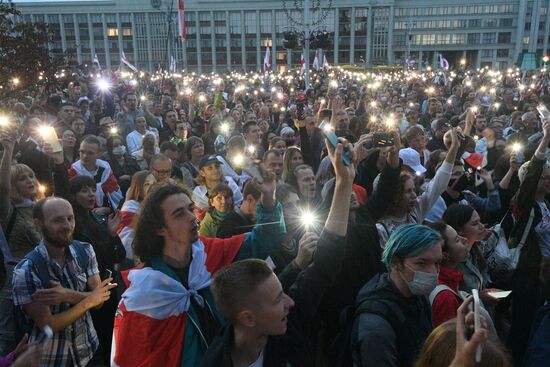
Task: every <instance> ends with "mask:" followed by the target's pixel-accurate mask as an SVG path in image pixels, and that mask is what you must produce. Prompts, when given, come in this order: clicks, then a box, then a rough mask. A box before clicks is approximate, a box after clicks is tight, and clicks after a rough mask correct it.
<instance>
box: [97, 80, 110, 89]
mask: <svg viewBox="0 0 550 367" xmlns="http://www.w3.org/2000/svg"><path fill="white" fill-rule="evenodd" d="M97 87H98V88H99V90H100V91H102V92H107V91H108V90H109V89H110V88H111V83H109V82H108V81H107V80H105V79H99V80H98V81H97Z"/></svg>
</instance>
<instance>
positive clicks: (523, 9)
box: [512, 0, 527, 63]
mask: <svg viewBox="0 0 550 367" xmlns="http://www.w3.org/2000/svg"><path fill="white" fill-rule="evenodd" d="M518 9H519V13H518V24H517V26H516V47H515V48H514V54H513V60H512V61H513V63H516V62H518V58H519V54H520V53H521V52H522V50H523V34H524V29H525V16H526V13H527V0H519V7H518ZM519 62H520V63H521V60H519Z"/></svg>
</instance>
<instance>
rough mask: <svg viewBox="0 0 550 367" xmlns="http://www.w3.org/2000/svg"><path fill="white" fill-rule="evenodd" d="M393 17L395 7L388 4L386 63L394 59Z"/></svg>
mask: <svg viewBox="0 0 550 367" xmlns="http://www.w3.org/2000/svg"><path fill="white" fill-rule="evenodd" d="M394 17H395V8H394V6H393V5H390V15H389V18H388V20H389V21H388V27H389V28H388V65H393V63H394V62H395V61H394V55H393V27H394V23H395V20H394Z"/></svg>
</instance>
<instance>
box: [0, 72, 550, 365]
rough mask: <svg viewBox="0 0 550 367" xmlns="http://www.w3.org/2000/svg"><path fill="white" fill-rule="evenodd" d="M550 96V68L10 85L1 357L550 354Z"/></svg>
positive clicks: (529, 361)
mask: <svg viewBox="0 0 550 367" xmlns="http://www.w3.org/2000/svg"><path fill="white" fill-rule="evenodd" d="M547 107H550V79H549V77H548V74H547V71H546V69H542V70H528V71H520V70H519V69H508V70H501V71H495V70H490V69H487V68H483V69H477V70H475V69H469V68H467V67H465V66H462V67H461V68H460V69H457V70H434V71H432V70H427V71H423V72H419V71H414V70H408V71H403V70H386V71H382V70H379V71H365V70H344V69H341V68H331V69H325V70H318V71H316V72H313V73H312V74H311V86H309V87H307V88H306V87H305V81H304V77H303V76H302V75H301V74H299V73H298V72H296V73H295V72H288V73H282V74H277V73H267V74H265V75H264V74H254V73H248V74H240V73H236V72H232V73H228V74H227V75H217V74H210V75H200V74H195V73H188V74H171V75H168V74H155V75H149V74H147V73H125V72H124V73H121V72H112V73H107V72H100V71H98V70H96V69H93V70H83V69H78V70H64V71H63V76H61V75H60V78H59V86H58V87H57V88H50V89H48V90H44V91H42V93H41V94H38V95H36V94H33V95H28V96H27V97H26V98H19V99H16V98H13V99H10V100H6V101H1V102H0V143H1V146H2V150H1V154H2V155H1V160H0V223H1V231H0V248H1V249H2V251H1V254H2V257H3V259H2V260H3V261H1V264H2V265H3V268H2V272H1V274H0V275H1V280H2V284H3V287H2V291H1V293H0V305H1V307H0V325H1V326H0V355H1V356H6V357H5V358H4V359H0V366H8V365H11V364H12V363H14V365H17V364H18V363H20V365H25V364H24V363H30V362H28V360H29V359H35V360H37V359H40V363H41V365H50V366H54V365H55V366H72V365H77V366H86V365H89V366H102V365H105V366H107V365H111V363H112V365H117V366H160V365H168V366H179V365H181V366H199V365H202V366H231V365H233V366H272V365H273V366H290V365H291V366H307V365H311V366H352V365H353V366H371V365H377V366H378V365H379V366H449V365H452V366H474V365H477V366H495V365H503V366H512V365H515V366H543V365H545V364H546V363H547V362H546V361H547V360H548V357H550V339H549V335H550V313H549V311H550V308H549V305H550V303H548V300H549V299H550V287H549V285H550V261H549V259H550V202H549V201H547V197H548V194H550V163H549V161H548V158H549V157H550V155H549V153H548V152H547V151H548V149H547V148H548V145H549V144H550V112H548V108H547ZM545 113H548V114H547V115H545ZM333 138H337V139H336V140H335V139H333ZM253 259H260V260H253ZM473 290H475V291H476V292H477V293H479V296H480V299H481V311H480V312H481V314H482V326H481V328H479V330H477V329H476V331H475V332H474V330H473V328H471V327H470V326H472V314H471V312H469V310H470V309H471V308H472V307H471V306H472V304H473V300H472V297H471V296H472V292H473ZM476 292H474V293H476ZM37 346H39V347H37ZM478 347H480V348H481V349H482V352H481V362H477V363H476V362H475V361H474V358H475V354H476V348H478ZM37 350H38V351H37ZM28 365H30V364H28Z"/></svg>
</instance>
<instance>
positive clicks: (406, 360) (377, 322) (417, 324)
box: [352, 273, 432, 367]
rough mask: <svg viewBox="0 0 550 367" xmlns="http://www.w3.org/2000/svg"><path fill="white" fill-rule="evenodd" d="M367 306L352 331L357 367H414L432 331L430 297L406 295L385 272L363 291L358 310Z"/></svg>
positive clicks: (354, 358)
mask: <svg viewBox="0 0 550 367" xmlns="http://www.w3.org/2000/svg"><path fill="white" fill-rule="evenodd" d="M364 307H366V310H365V311H363V312H362V313H360V314H359V316H358V317H357V318H356V319H355V321H354V325H353V329H352V348H353V365H354V366H377V367H385V366H388V367H390V366H391V367H394V366H412V364H413V363H414V361H415V359H416V357H417V355H418V353H419V352H420V350H421V348H422V345H423V344H424V340H425V339H426V338H427V337H428V335H429V334H430V332H431V331H432V319H431V310H430V305H429V303H428V301H427V300H426V297H421V296H412V297H405V296H403V295H402V294H401V292H400V291H399V290H398V289H397V287H396V286H395V284H394V283H393V281H392V280H391V279H390V277H389V274H388V273H382V274H378V275H376V276H375V277H373V278H372V279H371V280H370V281H369V282H367V284H365V285H364V286H363V288H361V290H360V291H359V294H358V295H357V301H356V309H359V308H364Z"/></svg>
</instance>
